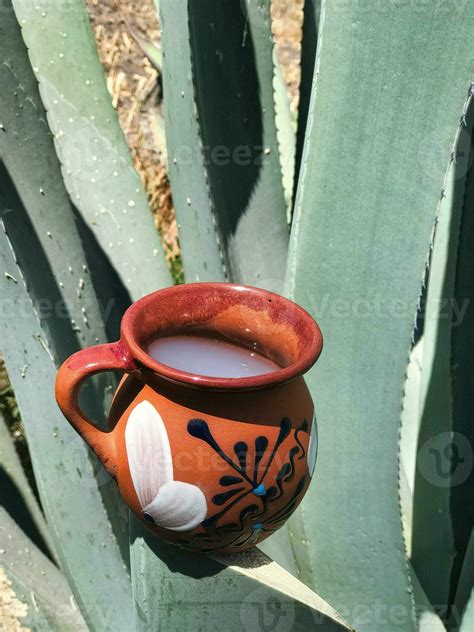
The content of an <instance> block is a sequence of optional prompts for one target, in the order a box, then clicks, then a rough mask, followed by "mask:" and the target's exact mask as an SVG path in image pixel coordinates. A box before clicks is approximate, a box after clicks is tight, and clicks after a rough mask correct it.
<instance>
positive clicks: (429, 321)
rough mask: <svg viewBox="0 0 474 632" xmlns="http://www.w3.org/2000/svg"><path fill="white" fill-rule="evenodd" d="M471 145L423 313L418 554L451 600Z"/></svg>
mask: <svg viewBox="0 0 474 632" xmlns="http://www.w3.org/2000/svg"><path fill="white" fill-rule="evenodd" d="M469 150H470V132H469V130H467V129H466V128H465V127H464V126H463V127H462V128H461V129H460V133H459V138H458V140H457V144H456V154H457V155H458V156H459V159H458V160H456V162H453V164H452V165H451V168H450V170H449V173H448V178H447V182H446V185H445V187H444V189H445V191H444V197H443V200H442V202H441V205H440V211H439V217H438V222H437V225H436V229H435V236H434V245H433V253H432V256H431V262H430V270H429V277H428V291H427V301H426V307H425V319H424V332H423V341H424V342H423V360H422V362H423V371H422V375H421V378H422V383H421V393H420V394H421V400H420V406H421V409H420V413H421V423H420V428H419V435H418V466H417V471H416V477H415V489H414V512H413V535H412V552H411V557H412V562H413V566H414V568H415V570H416V573H417V576H418V578H419V579H420V582H421V584H422V586H423V588H424V590H425V592H426V594H427V595H428V597H429V599H430V600H431V601H432V603H434V604H443V603H449V602H450V591H451V587H450V584H451V574H452V570H453V558H454V553H455V548H454V533H453V524H452V516H451V511H450V504H451V485H450V481H452V482H456V481H455V479H454V478H453V476H456V472H455V470H453V468H452V465H453V464H452V463H451V461H450V460H449V459H448V460H447V461H446V458H445V456H444V455H445V453H446V452H447V451H449V445H450V444H451V442H452V435H451V433H452V431H453V403H452V402H453V393H452V388H451V332H452V328H453V326H455V325H456V324H458V323H457V319H458V318H459V317H460V314H459V313H456V311H455V310H454V307H456V308H457V307H458V306H457V304H455V303H454V302H453V301H452V298H453V297H454V283H455V276H456V262H457V253H458V242H459V234H460V222H461V214H462V206H463V200H464V189H465V180H466V178H465V175H466V165H467V161H468V157H469ZM436 453H437V454H438V456H436ZM440 460H441V463H440ZM443 461H444V462H443Z"/></svg>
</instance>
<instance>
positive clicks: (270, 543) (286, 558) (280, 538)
mask: <svg viewBox="0 0 474 632" xmlns="http://www.w3.org/2000/svg"><path fill="white" fill-rule="evenodd" d="M258 548H259V550H260V551H262V553H264V554H265V555H268V557H269V558H271V559H272V560H274V561H275V562H277V563H278V564H279V565H280V566H281V567H282V568H284V569H285V570H286V571H288V572H289V573H291V574H292V575H294V576H295V577H297V576H298V568H297V566H296V562H295V558H294V555H293V549H292V547H291V536H290V532H289V530H288V528H287V526H286V524H285V525H283V527H281V528H280V529H278V531H276V532H275V533H273V534H272V535H271V536H270V537H269V538H267V539H266V540H264V541H263V542H262V543H261V544H259V545H258Z"/></svg>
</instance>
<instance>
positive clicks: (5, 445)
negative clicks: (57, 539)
mask: <svg viewBox="0 0 474 632" xmlns="http://www.w3.org/2000/svg"><path fill="white" fill-rule="evenodd" d="M0 505H1V506H2V507H3V508H4V510H5V511H7V512H8V513H9V514H10V516H11V518H12V519H13V520H14V521H15V522H16V523H17V524H19V525H20V526H21V528H22V530H23V531H24V532H25V534H26V535H27V536H28V537H29V539H30V540H32V541H33V542H34V543H35V545H36V546H37V547H38V548H39V549H40V550H41V551H42V552H43V553H44V554H46V555H48V556H49V557H51V558H52V557H53V556H55V550H54V545H53V542H52V539H51V535H50V533H49V530H48V526H47V524H46V521H45V519H44V515H43V512H42V511H41V509H40V506H39V503H38V501H37V499H36V497H35V495H34V494H33V491H32V490H31V487H30V484H29V482H28V480H27V478H26V475H25V472H24V470H23V467H22V465H21V462H20V459H19V457H18V454H17V451H16V449H15V446H14V444H13V440H12V438H11V436H10V433H9V431H8V428H7V425H6V423H5V421H4V419H3V417H2V415H1V414H0Z"/></svg>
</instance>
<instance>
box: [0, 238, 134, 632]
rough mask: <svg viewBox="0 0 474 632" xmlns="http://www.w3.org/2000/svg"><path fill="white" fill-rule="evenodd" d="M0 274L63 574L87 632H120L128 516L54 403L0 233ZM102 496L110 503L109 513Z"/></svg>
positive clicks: (33, 322)
mask: <svg viewBox="0 0 474 632" xmlns="http://www.w3.org/2000/svg"><path fill="white" fill-rule="evenodd" d="M28 247H30V248H31V245H29V246H28ZM38 262H39V263H40V262H41V259H40V257H38ZM0 270H1V271H2V273H1V274H0V291H1V294H2V299H3V300H4V301H5V302H6V303H5V304H7V305H11V306H12V309H13V317H10V318H6V317H3V318H2V319H0V340H1V342H0V346H1V348H2V352H3V354H4V358H5V362H6V366H7V368H9V375H10V379H11V382H12V386H13V389H14V391H15V395H16V398H17V401H18V404H19V407H20V410H21V413H22V418H23V421H24V423H25V427H26V431H27V436H28V441H29V446H30V454H31V457H32V461H33V468H34V471H35V476H36V481H37V484H38V488H39V491H40V495H41V500H42V505H43V508H44V510H45V514H46V516H47V519H48V523H49V524H50V526H51V529H52V535H53V539H54V543H55V548H56V550H57V552H58V556H59V558H60V560H61V566H62V568H63V571H64V572H65V574H66V576H67V577H68V579H69V581H70V584H71V587H72V588H73V590H74V595H75V597H76V600H77V602H78V604H79V606H80V608H81V611H82V613H83V616H84V617H85V619H86V620H87V622H88V624H89V626H90V627H91V629H93V630H101V631H102V630H103V629H104V626H105V624H106V623H107V624H109V623H110V625H112V626H113V627H114V628H115V629H120V626H122V625H124V624H126V623H127V617H128V616H129V613H130V612H131V594H130V583H129V578H128V575H127V572H126V568H125V566H124V562H123V559H124V558H123V557H122V555H121V553H120V549H119V546H118V543H117V540H116V534H115V533H114V532H113V530H112V524H113V525H114V529H115V532H116V533H117V534H118V533H119V532H120V527H121V526H122V528H123V527H124V526H125V525H126V515H123V516H122V518H120V516H119V515H118V514H117V510H116V508H115V505H113V503H112V500H111V499H113V497H114V493H115V487H114V484H113V483H111V481H110V479H109V478H108V477H107V476H106V475H105V472H104V471H103V470H102V469H101V468H100V467H98V464H97V460H96V459H95V458H93V456H92V455H91V454H90V453H89V450H88V449H87V448H86V447H85V445H84V442H83V440H82V439H81V438H80V437H78V436H77V435H76V434H75V432H74V431H73V430H72V428H70V427H69V426H68V424H67V423H66V422H65V420H64V418H63V416H62V414H61V412H60V411H59V409H58V407H57V405H56V403H55V401H54V396H53V393H54V381H55V377H56V364H55V363H54V361H53V356H54V355H55V353H57V349H55V348H54V347H53V346H52V344H54V339H50V338H49V336H48V334H47V333H46V332H45V331H44V330H43V328H42V327H41V324H40V322H39V319H38V317H37V314H36V312H35V307H34V304H33V302H32V301H31V300H30V297H29V295H28V292H27V290H26V287H25V284H24V280H23V277H22V272H21V269H20V268H19V266H18V264H17V261H16V260H15V255H14V253H13V250H12V248H11V242H10V241H9V240H8V237H7V235H6V234H5V232H4V230H0ZM44 296H45V295H43V297H44ZM46 296H48V295H46ZM49 296H51V295H49ZM22 367H24V371H22ZM105 485H107V489H105ZM100 487H101V488H102V489H101V490H100ZM101 491H102V493H103V494H106V496H107V497H108V502H107V509H106V506H104V501H103V500H102V495H101ZM109 514H111V516H112V518H111V520H112V524H111V522H109ZM92 569H93V570H92ZM92 577H93V581H92ZM117 604H118V605H119V606H120V608H118V607H117ZM129 623H130V624H131V622H129ZM126 627H127V629H131V626H130V625H127V626H126Z"/></svg>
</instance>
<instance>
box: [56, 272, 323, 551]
mask: <svg viewBox="0 0 474 632" xmlns="http://www.w3.org/2000/svg"><path fill="white" fill-rule="evenodd" d="M178 334H179V335H183V334H184V335H188V334H189V335H199V336H208V337H212V338H214V339H222V340H227V341H232V342H233V343H237V344H239V345H243V346H246V347H251V348H252V349H256V350H257V351H258V352H259V353H261V354H262V355H264V356H266V357H267V358H269V359H271V360H273V361H274V362H276V363H277V364H278V365H279V367H281V368H280V369H278V370H276V371H275V372H273V373H264V374H261V375H256V376H253V377H242V378H240V377H238V378H228V377H209V376H204V375H196V374H193V373H187V372H185V371H182V370H178V369H176V368H172V367H170V366H167V365H165V364H161V363H160V362H157V361H156V360H154V359H153V358H152V357H151V356H150V355H149V354H148V352H147V349H148V345H149V343H150V342H151V341H153V340H155V339H156V338H159V337H162V336H170V335H178ZM321 349H322V336H321V332H320V330H319V327H318V325H317V324H316V322H315V321H314V320H313V318H312V317H311V316H310V315H309V314H308V313H307V312H306V311H305V310H303V309H302V308H301V307H299V306H298V305H296V304H295V303H292V302H291V301H289V300H287V299H285V298H283V297H281V296H279V295H277V294H274V293H272V292H268V291H265V290H262V289H257V288H253V287H247V286H242V285H234V284H230V283H194V284H188V285H179V286H174V287H170V288H166V289H163V290H159V291H158V292H155V293H153V294H150V295H148V296H145V297H144V298H142V299H140V300H139V301H137V302H136V303H134V304H133V305H131V307H129V309H128V310H127V311H126V312H125V315H124V317H123V319H122V323H121V337H120V340H119V341H118V342H114V343H111V344H102V345H98V346H96V347H91V348H89V349H84V350H82V351H79V352H77V353H75V354H74V355H72V356H71V357H70V358H69V359H67V360H66V361H65V362H64V364H63V365H62V366H61V368H60V369H59V372H58V376H57V381H56V398H57V402H58V404H59V406H60V408H61V410H62V411H63V413H64V415H65V416H66V418H67V419H68V420H69V422H70V423H71V424H72V425H73V426H74V428H75V429H76V430H77V431H78V432H79V433H80V434H81V435H82V437H83V438H84V440H85V441H87V443H88V444H89V445H90V447H91V448H92V449H93V450H94V451H95V453H96V454H97V455H98V457H99V459H100V460H101V461H102V463H103V465H104V466H105V468H106V469H107V471H108V472H109V473H110V474H111V475H112V476H113V477H114V478H115V479H116V481H117V483H118V486H119V489H120V492H121V494H122V497H123V498H124V500H125V502H126V503H127V504H128V505H129V507H130V508H131V510H132V511H133V512H134V513H135V515H136V516H138V518H140V519H141V520H142V521H143V522H144V524H146V525H147V526H148V528H149V529H151V530H152V531H153V532H154V533H155V534H156V535H159V536H161V537H163V538H164V539H165V540H167V541H169V542H173V543H175V544H178V545H181V546H184V547H186V548H189V549H196V550H201V551H208V552H210V551H213V552H220V553H226V552H237V551H241V550H244V549H246V548H248V547H251V546H254V545H256V544H258V543H259V542H261V541H262V540H264V539H265V538H267V537H268V536H269V535H271V534H272V533H273V532H274V531H276V530H277V529H278V528H279V527H281V526H282V525H283V524H284V522H285V521H286V520H287V519H288V517H289V516H290V515H291V514H292V513H293V511H294V510H295V509H296V507H297V506H298V504H299V503H300V502H301V499H302V498H303V496H304V494H305V492H306V489H307V487H308V485H309V482H310V479H311V476H312V473H313V468H314V462H315V458H316V444H317V439H316V423H315V421H314V407H313V402H312V399H311V396H310V394H309V392H308V389H307V387H306V384H305V382H304V380H303V377H302V375H303V374H304V373H305V372H306V371H307V370H308V369H309V368H310V367H311V366H312V365H313V364H314V363H315V362H316V360H317V358H318V356H319V354H320V352H321ZM116 370H119V371H124V372H125V376H124V377H123V379H122V381H121V383H120V385H119V386H118V388H117V391H116V393H115V396H114V400H113V403H112V406H111V410H110V413H109V418H108V428H107V430H106V431H104V430H103V429H100V428H98V427H97V426H96V425H94V424H93V423H92V422H91V421H90V420H89V419H87V418H86V417H85V416H84V414H83V413H82V412H81V410H80V408H79V405H78V394H79V388H80V386H81V383H82V382H83V381H84V380H85V379H86V378H87V377H88V376H90V375H92V374H94V373H98V372H102V371H116Z"/></svg>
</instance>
